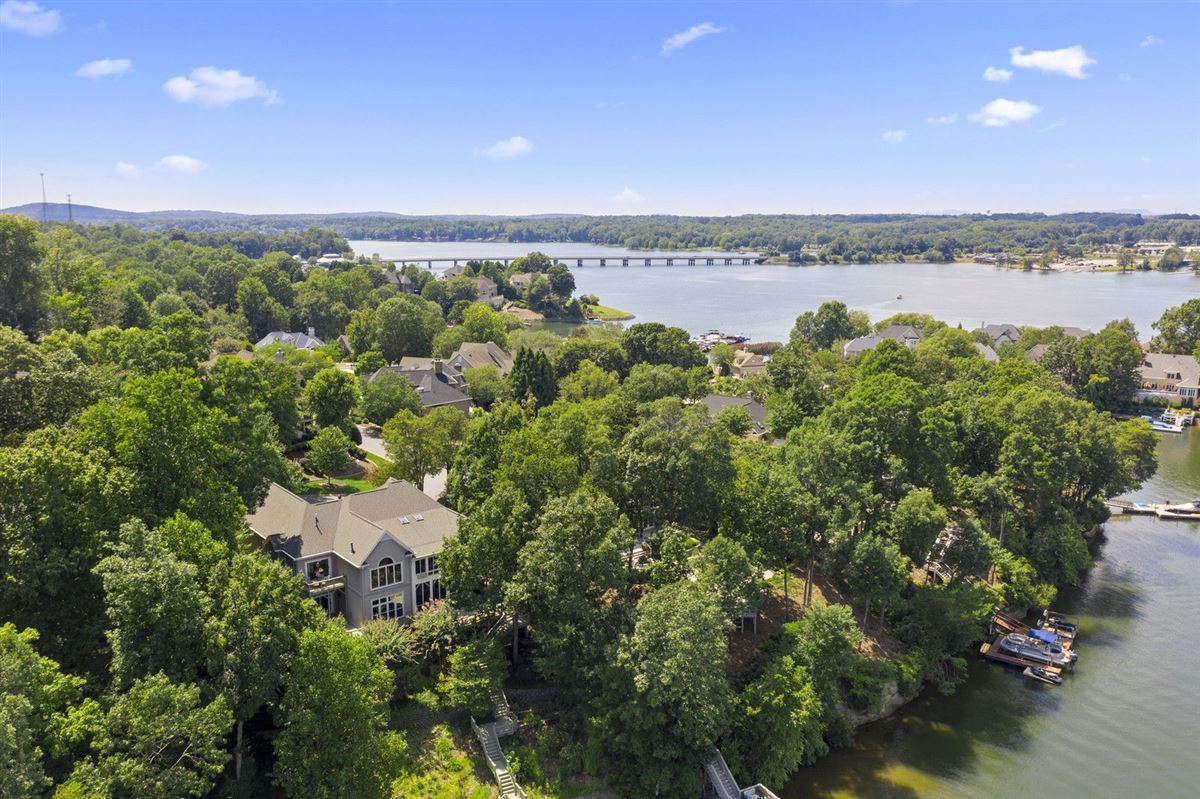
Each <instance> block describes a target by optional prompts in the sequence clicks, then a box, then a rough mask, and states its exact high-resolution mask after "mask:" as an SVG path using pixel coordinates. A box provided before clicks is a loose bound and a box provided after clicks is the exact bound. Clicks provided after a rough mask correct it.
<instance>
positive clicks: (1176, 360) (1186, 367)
mask: <svg viewBox="0 0 1200 799" xmlns="http://www.w3.org/2000/svg"><path fill="white" fill-rule="evenodd" d="M1138 372H1139V373H1140V374H1141V377H1142V380H1150V381H1155V380H1164V379H1169V380H1174V381H1175V382H1176V385H1178V386H1183V387H1186V388H1198V387H1200V363H1197V361H1196V359H1195V358H1194V357H1192V356H1191V355H1170V354H1167V353H1165V352H1148V353H1146V354H1145V355H1144V356H1142V365H1141V366H1139V367H1138Z"/></svg>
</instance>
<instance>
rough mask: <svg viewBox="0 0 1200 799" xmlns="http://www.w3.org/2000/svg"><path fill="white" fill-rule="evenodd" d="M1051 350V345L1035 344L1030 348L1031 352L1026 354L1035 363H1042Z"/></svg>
mask: <svg viewBox="0 0 1200 799" xmlns="http://www.w3.org/2000/svg"><path fill="white" fill-rule="evenodd" d="M1049 349H1050V345H1049V344H1034V345H1033V346H1032V347H1030V348H1029V352H1027V353H1025V357H1026V358H1027V359H1029V360H1031V361H1033V362H1034V363H1040V362H1041V360H1042V358H1044V357H1045V355H1046V352H1047V351H1048V350H1049Z"/></svg>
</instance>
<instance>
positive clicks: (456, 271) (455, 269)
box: [442, 264, 467, 278]
mask: <svg viewBox="0 0 1200 799" xmlns="http://www.w3.org/2000/svg"><path fill="white" fill-rule="evenodd" d="M465 271H467V268H466V267H465V266H462V265H460V264H455V265H454V266H452V267H450V268H449V269H447V270H446V271H444V272H442V277H443V278H448V277H458V276H459V275H461V274H462V273H463V272H465Z"/></svg>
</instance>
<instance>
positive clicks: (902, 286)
mask: <svg viewBox="0 0 1200 799" xmlns="http://www.w3.org/2000/svg"><path fill="white" fill-rule="evenodd" d="M350 244H351V246H352V247H353V248H354V251H355V252H356V253H363V254H367V255H370V254H372V253H379V254H380V255H381V256H382V257H384V258H414V259H415V258H416V257H418V256H425V257H448V256H462V257H464V258H471V257H484V256H493V257H517V256H519V255H524V254H525V253H527V252H529V251H531V250H533V249H539V250H541V251H543V252H545V253H547V254H548V255H551V256H554V257H559V258H568V257H572V256H578V255H583V254H595V253H597V252H598V251H604V252H611V253H612V256H613V257H621V256H622V255H632V256H637V255H645V254H646V253H640V252H634V251H632V250H625V249H622V248H615V247H614V248H602V247H597V246H596V245H592V244H546V243H539V244H511V243H486V242H465V243H454V242H438V243H433V244H429V243H423V242H395V241H368V242H351V243H350ZM675 254H679V255H685V256H686V255H688V253H675ZM691 255H695V253H691ZM572 272H573V274H574V275H575V283H576V286H577V287H578V290H579V292H580V293H590V294H596V295H597V296H598V297H599V298H600V302H601V303H603V304H604V305H609V306H612V307H614V308H620V309H622V310H626V311H629V312H631V313H633V314H635V315H636V316H637V318H638V319H639V320H647V321H657V322H664V323H666V324H669V325H678V326H679V327H682V328H685V329H686V330H688V331H690V332H691V333H693V334H699V333H704V332H706V331H708V330H710V329H714V328H715V329H718V330H724V331H726V332H729V333H740V334H742V335H746V336H749V337H750V338H751V339H753V340H756V341H758V340H786V338H787V334H788V331H789V330H790V329H791V327H792V323H793V322H794V321H795V318H796V316H797V315H798V314H800V313H802V312H804V311H806V310H812V309H815V308H816V307H817V306H819V305H820V304H821V303H822V302H825V301H826V300H841V301H842V302H844V303H846V304H847V305H848V306H850V307H851V308H857V309H860V310H863V311H866V312H867V313H868V314H869V315H870V316H871V318H872V319H874V320H879V319H883V318H885V317H888V316H890V315H892V314H894V313H899V312H901V311H919V312H922V313H928V314H932V315H933V316H935V317H937V318H938V319H941V320H943V321H945V322H947V323H949V324H953V325H957V324H961V325H962V326H963V327H965V328H968V329H971V328H975V327H979V326H980V325H981V324H983V323H993V322H1011V323H1012V324H1017V325H1036V326H1039V327H1042V326H1047V325H1053V324H1059V325H1074V326H1076V327H1083V328H1089V329H1092V330H1099V329H1100V328H1101V327H1103V326H1104V325H1105V324H1106V323H1108V322H1109V321H1111V320H1113V319H1123V318H1128V319H1131V320H1133V322H1134V324H1136V325H1137V329H1138V331H1139V333H1140V334H1141V335H1142V336H1143V337H1144V338H1149V337H1150V336H1151V335H1152V334H1153V331H1152V330H1151V328H1150V325H1151V323H1152V322H1154V321H1155V320H1156V319H1158V317H1159V316H1160V315H1161V314H1162V312H1163V311H1164V310H1166V309H1167V308H1168V307H1170V306H1172V305H1177V304H1179V303H1180V302H1183V301H1184V300H1187V299H1191V298H1193V297H1200V278H1198V277H1196V276H1195V275H1193V274H1192V273H1191V272H1190V271H1188V272H1176V273H1160V272H1148V273H1146V272H1137V273H1128V274H1120V273H1114V272H1105V273H1094V274H1093V273H1087V274H1081V273H1057V272H1022V271H1019V270H1017V271H1013V270H1006V269H997V268H995V267H991V266H985V265H982V264H961V263H960V264H911V263H909V264H861V265H858V264H856V265H847V264H838V265H824V266H804V267H788V266H650V267H647V266H628V267H622V266H607V267H604V268H601V267H596V266H588V267H584V268H582V269H578V268H575V267H572Z"/></svg>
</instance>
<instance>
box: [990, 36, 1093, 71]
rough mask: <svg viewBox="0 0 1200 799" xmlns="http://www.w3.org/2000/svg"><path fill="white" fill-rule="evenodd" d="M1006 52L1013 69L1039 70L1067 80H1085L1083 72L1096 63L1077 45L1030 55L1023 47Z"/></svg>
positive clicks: (1038, 51) (1035, 51) (1037, 51)
mask: <svg viewBox="0 0 1200 799" xmlns="http://www.w3.org/2000/svg"><path fill="white" fill-rule="evenodd" d="M1008 52H1010V53H1012V65H1013V66H1014V67H1023V68H1025V69H1040V70H1041V71H1042V72H1052V73H1054V74H1057V75H1066V76H1067V77H1068V78H1086V77H1087V73H1086V72H1084V71H1083V70H1084V69H1086V68H1087V67H1088V66H1090V65H1092V64H1095V63H1096V59H1094V58H1092V57H1091V56H1090V55H1088V54H1087V50H1084V49H1083V48H1082V47H1080V46H1079V45H1077V44H1076V45H1072V46H1071V47H1063V48H1062V49H1060V50H1034V51H1033V52H1030V53H1026V52H1025V48H1024V47H1014V48H1012V49H1011V50H1009V51H1008Z"/></svg>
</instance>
